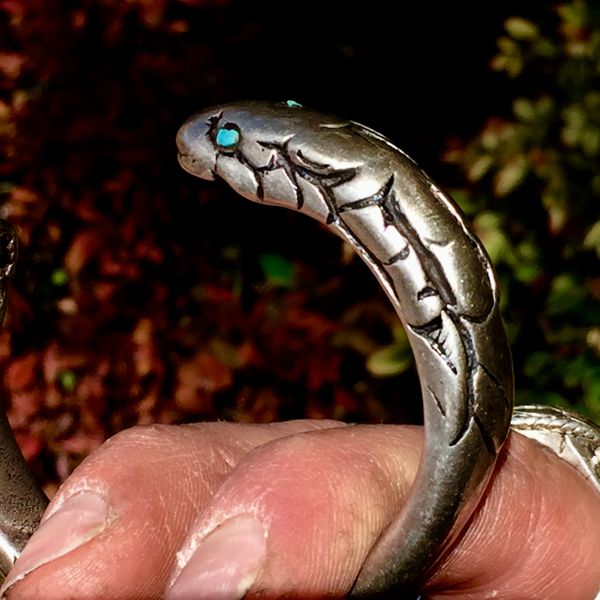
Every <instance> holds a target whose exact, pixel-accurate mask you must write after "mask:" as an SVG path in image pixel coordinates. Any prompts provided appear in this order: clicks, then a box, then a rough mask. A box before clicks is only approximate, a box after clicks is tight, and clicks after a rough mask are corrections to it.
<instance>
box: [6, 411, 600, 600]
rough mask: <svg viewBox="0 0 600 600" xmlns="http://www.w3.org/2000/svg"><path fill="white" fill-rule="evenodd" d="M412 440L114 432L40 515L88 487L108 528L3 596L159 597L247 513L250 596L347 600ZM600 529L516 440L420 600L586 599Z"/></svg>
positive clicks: (542, 452)
mask: <svg viewBox="0 0 600 600" xmlns="http://www.w3.org/2000/svg"><path fill="white" fill-rule="evenodd" d="M422 440H423V432H422V429H421V428H419V427H408V426H388V425H377V426H369V425H358V426H346V425H344V424H342V423H338V422H335V421H317V422H315V421H295V422H288V423H274V424H270V425H247V424H231V423H206V424H196V425H184V426H151V427H144V428H134V429H131V430H128V431H125V432H122V433H120V434H118V435H117V436H115V437H114V438H112V439H111V440H109V441H108V442H107V443H105V444H104V446H103V447H102V448H100V449H99V450H98V451H97V452H95V453H94V454H93V455H92V456H90V457H89V458H88V459H87V460H85V461H84V462H83V464H82V465H81V466H80V467H79V468H78V469H77V470H76V471H75V472H74V473H73V475H72V476H71V477H70V478H69V479H68V480H67V481H66V482H65V483H64V484H63V486H62V487H61V489H60V490H59V492H58V494H57V496H56V497H55V498H54V499H53V501H52V503H51V505H50V507H49V511H48V512H49V513H50V514H51V513H52V512H53V510H54V509H55V507H56V506H57V505H58V504H60V502H62V501H63V500H64V499H65V498H67V497H69V496H70V495H72V494H74V493H75V492H77V491H78V490H80V489H81V488H82V487H85V488H87V489H95V490H98V491H99V492H100V493H101V494H103V495H104V497H105V499H106V500H107V502H108V503H109V505H110V507H111V515H112V518H111V521H110V524H109V526H108V527H107V528H106V529H105V530H104V531H103V532H102V533H101V534H100V535H98V536H97V537H95V538H93V539H91V540H90V541H88V542H87V543H85V544H83V545H82V546H80V547H79V548H77V549H76V550H74V551H72V552H71V553H68V554H65V555H64V556H62V557H60V558H58V559H56V560H54V561H52V562H50V563H48V564H46V565H44V566H41V567H39V568H38V569H36V570H34V571H32V572H31V573H30V574H29V575H27V576H26V577H25V578H24V579H23V580H21V581H19V582H18V583H16V584H15V585H14V587H13V588H11V590H10V591H9V593H8V597H9V598H21V599H28V598H40V597H43V598H46V599H49V600H51V599H53V598H62V599H64V598H99V597H102V598H109V599H110V598H160V597H162V596H163V595H164V593H165V589H166V587H167V586H168V582H169V581H170V579H171V572H172V570H173V569H174V566H175V555H176V553H177V551H178V550H179V549H180V548H181V547H182V546H184V545H185V540H186V537H187V536H188V535H189V534H190V532H192V531H193V530H194V529H195V528H196V527H201V526H202V524H203V523H205V522H206V519H207V518H208V515H210V514H218V513H220V512H221V511H225V512H229V513H230V512H231V511H233V512H236V513H238V512H241V513H244V512H252V511H254V512H255V513H256V514H259V515H261V516H260V518H261V519H263V521H264V523H263V524H264V526H265V527H266V528H267V531H268V543H267V553H266V562H265V563H264V565H263V567H262V570H261V571H260V573H259V576H258V578H257V579H256V581H255V582H254V585H253V586H252V587H251V588H250V591H249V593H248V595H247V598H259V597H260V598H276V597H281V596H282V594H283V593H284V592H285V593H286V596H285V597H287V598H311V597H312V598H323V597H327V598H338V597H339V598H342V597H344V596H345V595H346V594H347V593H348V591H349V590H350V588H351V586H352V584H353V581H354V579H355V578H356V576H357V575H358V572H359V570H360V568H361V565H362V562H363V560H364V559H365V557H366V555H367V553H368V551H369V549H370V548H371V547H372V545H373V544H374V543H375V541H376V539H377V536H378V534H379V533H380V532H381V531H382V529H383V528H385V526H386V524H387V523H388V522H389V521H390V520H392V519H393V517H394V515H395V514H396V511H397V509H398V503H401V502H402V500H403V499H404V498H405V497H406V496H407V493H408V491H409V490H410V486H411V483H412V479H413V478H414V476H415V473H416V470H417V467H418V461H419V455H420V448H421V446H422ZM142 503H143V510H141V509H140V507H141V505H142ZM257 506H258V507H259V509H260V510H258V512H256V509H257ZM47 514H48V513H47ZM598 515H600V495H598V494H597V492H595V490H594V489H593V488H592V487H591V486H590V485H589V484H588V482H587V481H585V480H584V479H583V478H582V477H581V476H580V475H579V474H578V473H577V472H575V471H574V470H573V469H572V468H571V467H569V466H568V465H567V464H566V463H564V462H563V461H561V460H560V459H559V458H557V457H556V456H555V455H553V454H552V453H550V452H548V451H547V450H546V449H544V448H543V447H542V446H539V445H538V444H537V443H536V442H534V441H532V440H530V439H527V438H524V437H522V436H520V435H519V434H515V433H513V434H511V436H510V438H509V440H508V443H507V444H506V446H505V447H504V449H503V450H502V453H501V457H500V460H499V461H498V464H497V467H496V470H495V473H494V475H493V478H492V481H491V484H490V486H489V488H488V490H487V492H486V494H485V496H484V498H483V500H482V502H481V503H480V505H479V507H478V509H477V510H476V512H475V514H474V517H473V518H472V519H471V521H470V522H469V525H468V527H467V528H466V530H465V531H464V532H463V534H462V536H461V537H460V539H459V540H458V541H457V543H456V544H455V546H454V547H453V548H452V550H451V551H450V553H449V554H448V555H447V556H446V558H445V559H444V561H443V562H442V563H441V564H440V565H439V566H438V568H437V570H436V572H435V573H433V574H432V575H431V576H430V578H429V579H428V582H427V584H426V587H425V590H424V597H425V598H428V599H430V600H442V599H450V598H452V599H453V600H457V599H465V600H467V599H468V600H479V599H484V598H502V599H503V600H525V599H528V600H532V599H533V600H535V599H540V600H541V599H542V598H543V599H544V600H565V599H567V600H568V599H573V600H586V599H589V600H592V599H593V598H594V595H595V593H596V592H597V590H598V588H599V587H600V569H599V568H598V567H599V558H598V547H599V545H600V519H599V518H598ZM297 523H300V524H301V526H299V527H294V524H297ZM157 530H158V531H161V532H162V534H161V536H159V539H160V540H161V541H160V543H158V542H157V533H156V532H157ZM34 537H35V536H34Z"/></svg>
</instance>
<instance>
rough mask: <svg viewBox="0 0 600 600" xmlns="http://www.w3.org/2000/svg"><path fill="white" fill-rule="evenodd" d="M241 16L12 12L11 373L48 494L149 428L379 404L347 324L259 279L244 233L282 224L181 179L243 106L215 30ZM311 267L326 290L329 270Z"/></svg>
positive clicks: (42, 4) (83, 5) (4, 1)
mask: <svg viewBox="0 0 600 600" xmlns="http://www.w3.org/2000/svg"><path fill="white" fill-rule="evenodd" d="M226 4H228V1H227V0H179V1H177V0H128V1H123V0H94V1H92V0H77V1H75V2H72V1H67V0H0V39H1V40H2V42H1V43H0V194H2V197H1V199H2V201H3V203H2V210H1V216H2V217H4V218H6V219H8V220H9V221H10V222H11V223H12V224H13V225H15V226H16V227H17V229H18V233H19V237H20V241H21V258H20V262H19V266H18V269H17V274H16V277H15V281H14V285H13V289H11V290H10V294H9V309H8V317H7V322H6V324H5V328H4V329H3V330H2V332H1V333H0V368H1V369H2V372H3V373H4V374H5V387H6V393H7V401H8V405H9V411H8V413H9V418H10V420H11V423H12V425H13V427H14V428H15V429H16V430H17V436H18V439H19V441H20V443H21V445H22V448H23V450H24V452H25V454H26V455H27V457H28V458H29V459H30V460H32V461H34V464H35V469H36V471H37V472H38V474H39V475H40V477H43V478H44V480H45V481H49V482H56V481H59V480H61V479H62V478H64V477H65V476H66V475H67V474H68V473H69V471H70V470H71V468H72V467H73V466H74V465H75V464H76V463H77V462H78V461H79V460H80V459H81V458H82V457H83V456H85V455H86V454H88V453H89V452H91V451H92V450H94V449H95V448H96V447H98V445H99V444H100V443H101V442H102V441H103V440H104V439H105V438H106V437H108V436H110V435H112V434H113V433H115V432H117V431H119V430H120V429H122V428H125V427H128V426H132V425H135V424H139V423H143V424H146V423H151V422H180V421H183V420H186V419H187V420H189V419H194V418H195V419H198V418H200V419H214V418H217V417H219V418H238V419H241V420H253V421H267V420H274V419H280V418H286V417H298V416H302V415H305V414H306V415H309V416H313V417H325V416H329V417H331V416H334V417H338V418H342V417H344V416H346V415H351V416H352V415H355V414H358V413H359V412H360V411H361V410H363V411H364V410H365V406H366V407H367V408H366V410H367V411H369V410H370V411H371V412H373V413H375V412H377V411H378V410H379V409H380V404H379V403H378V402H377V401H375V400H374V398H375V395H374V394H375V393H376V392H377V390H375V389H373V391H368V390H367V389H366V387H365V386H364V385H363V386H359V385H356V388H355V387H354V386H355V384H357V382H359V381H360V379H361V377H362V375H364V373H363V371H362V370H361V369H362V357H361V356H360V354H359V355H358V358H356V356H357V354H356V352H354V353H352V352H349V349H348V347H349V346H351V345H352V344H349V343H348V344H344V343H340V344H339V345H338V347H337V348H334V347H333V346H332V339H333V338H334V336H335V334H336V331H337V330H338V329H339V328H340V324H339V320H340V313H339V312H336V314H335V318H334V317H329V316H327V309H326V308H323V307H322V308H321V309H318V308H316V307H314V306H312V305H311V306H309V305H308V300H307V295H306V294H303V293H300V292H297V291H294V290H292V291H289V292H280V291H278V290H277V289H270V288H269V286H268V281H265V278H264V276H263V275H262V274H259V275H257V274H256V270H257V265H258V264H259V263H258V257H257V256H256V255H257V254H258V253H259V252H260V249H259V248H253V247H247V246H246V247H244V246H243V244H245V243H246V242H243V241H242V240H241V239H240V238H241V237H242V236H241V231H242V230H243V228H244V226H250V227H251V228H253V229H254V230H255V231H261V229H260V228H261V227H267V225H264V223H266V222H267V221H265V219H268V218H270V217H268V216H267V217H265V216H264V213H262V212H261V214H260V216H257V217H256V218H257V219H259V220H260V221H255V222H253V223H251V222H250V221H249V220H248V221H247V220H246V218H245V216H243V217H240V219H241V221H243V222H244V224H243V225H242V224H239V225H238V224H236V222H235V221H234V220H232V215H231V213H232V210H231V209H230V208H227V207H222V206H221V203H219V202H213V201H212V199H211V197H209V196H207V195H206V194H208V193H214V192H212V191H210V192H207V191H206V190H207V188H206V187H203V186H201V185H199V184H198V182H196V181H193V180H192V178H190V177H189V176H187V175H185V174H184V173H182V172H180V170H179V168H178V166H177V165H176V161H175V152H174V142H173V138H174V134H175V131H176V129H177V126H178V125H179V124H180V123H181V122H182V121H183V119H184V118H185V117H186V116H187V115H188V114H189V113H191V112H192V110H193V109H194V108H198V107H199V106H202V105H207V104H210V103H212V102H213V101H214V98H213V96H215V97H216V96H219V95H220V96H223V95H224V94H225V92H226V89H225V88H226V86H227V78H226V77H225V76H223V72H224V69H223V67H222V65H221V64H220V63H218V58H217V57H216V56H215V54H214V51H213V48H212V47H211V45H210V43H209V42H208V41H207V39H206V37H203V36H202V35H200V33H199V32H201V31H206V30H209V31H210V29H211V27H215V28H216V27H218V23H219V11H218V10H215V9H217V8H219V7H224V6H225V5H226ZM208 8H211V9H212V10H210V11H209V10H207V9H208ZM226 34H227V35H232V36H233V35H235V34H236V33H235V31H234V32H229V33H228V32H224V33H223V35H226ZM215 82H218V85H216V84H215ZM219 86H220V87H219ZM211 189H212V188H211ZM198 194H200V196H198ZM258 212H259V211H258V210H257V213H258ZM275 218H276V220H277V221H278V222H281V219H282V215H281V214H278V215H276V217H275ZM221 223H222V224H224V225H222V226H219V224H221ZM315 227H316V226H315V225H314V224H310V228H311V231H312V232H315V231H317V230H316V229H315ZM290 231H291V232H293V233H291V234H290V236H289V237H290V238H292V237H294V236H296V238H301V236H302V229H301V227H297V226H296V224H295V222H294V223H293V225H292V227H291V228H290ZM311 237H312V238H315V239H316V238H317V237H318V236H317V235H315V234H314V233H313V234H311ZM325 237H326V235H324V238H325ZM327 239H329V238H327ZM296 241H297V245H298V246H300V245H301V244H300V243H299V242H298V240H296ZM292 242H293V240H292ZM315 243H316V242H315ZM226 248H234V249H237V251H236V252H234V253H233V256H234V258H231V257H228V256H227V255H226V253H225V249H226ZM242 255H244V256H246V257H247V256H254V257H255V258H254V259H253V261H254V262H252V261H250V262H251V263H252V264H250V266H249V267H248V265H247V262H248V261H245V260H240V258H239V257H240V256H242ZM235 256H237V257H238V258H235ZM332 260H334V261H337V258H336V257H335V256H334V257H333V259H332ZM309 262H310V261H309ZM303 265H304V263H303V262H302V259H300V260H299V261H298V263H297V265H296V266H297V267H298V272H299V274H300V277H299V280H300V282H301V284H302V283H303V285H304V286H308V285H309V284H310V287H311V289H312V291H313V292H314V290H315V288H316V287H317V284H316V283H315V281H319V279H320V277H322V274H320V273H318V272H316V271H314V270H309V269H308V268H306V267H304V266H303ZM260 286H262V289H259V288H260ZM325 287H326V288H327V289H326V290H324V291H322V292H320V295H321V296H322V297H323V298H324V299H325V306H327V305H328V304H335V305H336V306H338V307H343V306H349V302H348V301H347V300H344V301H345V302H346V304H345V305H344V301H343V299H345V298H346V297H347V296H349V295H350V294H347V293H345V291H344V288H343V284H342V283H341V282H340V280H339V279H338V278H334V279H331V280H330V281H329V282H328V283H327V284H326V286H325ZM353 294H354V292H353ZM382 304H383V302H382ZM386 310H387V309H386ZM341 314H342V315H343V312H342V313H341ZM388 318H389V311H388V312H386V311H385V310H383V311H381V313H379V314H378V316H377V317H375V320H376V321H377V320H379V322H385V320H386V319H388ZM354 346H356V344H354ZM344 365H346V369H347V370H349V371H351V372H352V373H353V376H352V377H350V378H348V379H347V381H346V382H345V383H344V384H342V383H340V381H341V372H342V370H343V369H344ZM357 365H360V368H357ZM369 407H370V408H369ZM367 416H369V415H368V414H367ZM371 416H373V417H374V418H377V419H378V418H379V415H378V414H377V415H371ZM49 489H50V488H49Z"/></svg>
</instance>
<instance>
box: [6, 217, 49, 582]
mask: <svg viewBox="0 0 600 600" xmlns="http://www.w3.org/2000/svg"><path fill="white" fill-rule="evenodd" d="M16 259H17V238H16V235H15V232H14V230H13V228H12V227H11V226H10V225H9V224H8V223H7V222H6V221H3V220H1V219H0V323H1V322H2V320H3V318H4V312H5V310H6V283H7V280H8V279H9V278H10V276H11V275H12V273H13V271H14V268H15V262H16ZM47 504H48V499H47V498H46V496H45V495H44V492H42V491H41V489H40V488H39V486H38V485H37V484H36V482H35V481H34V479H33V477H32V475H31V472H30V471H29V467H28V466H27V463H26V462H25V459H24V458H23V455H22V454H21V451H20V450H19V447H18V445H17V443H16V441H15V438H14V436H13V433H12V430H11V428H10V425H9V424H8V420H7V418H6V415H5V413H4V411H3V410H0V580H2V579H3V578H4V577H6V575H7V573H8V572H9V571H10V569H11V567H12V565H13V563H14V562H15V560H16V559H17V557H18V556H19V554H20V553H21V550H22V549H23V547H24V546H25V544H26V542H27V540H28V539H29V537H30V536H31V534H32V533H33V532H34V531H35V528H36V527H37V525H38V523H39V521H40V519H41V517H42V513H43V512H44V510H45V508H46V505H47Z"/></svg>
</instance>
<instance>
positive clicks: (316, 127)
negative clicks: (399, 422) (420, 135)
mask: <svg viewBox="0 0 600 600" xmlns="http://www.w3.org/2000/svg"><path fill="white" fill-rule="evenodd" d="M177 146H178V150H179V162H180V164H181V166H182V167H183V168H184V169H185V170H186V171H188V172H189V173H191V174H192V175H195V176H197V177H201V178H203V179H209V180H213V179H216V178H219V179H222V180H224V181H225V182H226V183H228V184H229V185H230V186H231V187H232V188H233V189H234V190H235V191H237V192H238V193H239V194H241V195H242V196H244V197H245V198H248V199H249V200H253V201H255V202H258V203H261V204H273V205H276V206H283V207H287V208H290V209H293V210H297V211H300V212H302V213H305V214H307V215H309V216H311V217H313V218H315V219H316V220H317V221H320V222H321V223H323V224H325V225H327V226H328V227H329V228H330V229H331V230H332V231H333V232H335V233H336V234H337V235H339V236H340V237H341V238H342V239H343V240H345V241H346V242H348V243H349V244H350V245H351V246H352V247H353V248H354V250H355V251H356V252H357V253H358V255H359V256H360V257H361V258H362V259H363V260H364V262H365V263H366V264H367V266H368V267H369V268H370V269H371V271H372V272H373V274H374V275H375V277H376V278H377V280H378V281H379V283H380V284H381V286H382V287H383V289H384V290H385V292H386V294H387V295H388V297H389V298H390V300H391V302H392V304H393V306H394V308H395V309H396V312H397V313H398V316H399V317H400V320H401V321H402V324H403V326H404V328H405V330H406V333H407V336H408V338H409V341H410V344H411V347H412V350H413V353H414V355H415V359H416V364H417V370H418V373H419V378H420V382H421V389H422V395H423V411H424V418H425V449H424V452H423V456H422V458H421V463H420V466H419V471H418V474H417V477H416V480H415V482H414V484H413V487H412V490H411V494H410V496H409V498H408V500H407V502H406V504H405V506H404V507H403V508H402V510H401V511H400V513H399V515H398V516H397V518H396V519H394V521H393V522H392V523H391V524H390V525H389V527H388V528H387V530H386V531H385V532H384V533H383V535H382V537H381V538H380V540H379V541H378V543H377V544H376V545H375V547H374V549H373V550H372V551H371V553H370V555H369V556H368V557H367V560H366V562H365V564H364V566H363V568H362V571H361V573H360V575H359V577H358V579H357V581H356V583H355V586H354V589H353V595H354V596H358V597H366V596H371V595H377V594H381V593H384V592H386V591H390V590H396V591H400V592H404V593H414V592H416V591H417V590H418V588H419V587H420V584H421V583H422V581H423V579H424V578H425V577H426V575H427V574H428V573H430V572H431V570H432V568H433V567H434V566H435V565H436V563H437V562H438V561H439V560H440V559H441V557H442V556H443V555H444V553H445V552H446V551H447V550H448V548H449V547H450V545H451V544H452V542H453V541H454V540H455V539H456V537H457V535H458V534H459V532H460V531H461V530H462V529H463V528H464V526H465V524H466V522H467V520H468V519H469V517H470V516H471V514H472V513H473V511H474V509H475V507H476V506H477V504H478V502H479V500H480V498H481V495H482V494H483V492H484V490H485V488H486V486H487V483H488V481H489V478H490V476H491V473H492V471H493V468H494V464H495V462H496V457H497V455H498V452H499V450H500V448H501V446H502V444H503V443H504V441H505V439H506V437H507V434H508V430H509V427H510V423H511V416H512V415H513V370H512V359H511V354H510V349H509V346H508V342H507V338H506V334H505V331H504V327H503V325H502V321H501V318H500V313H499V306H498V305H499V292H498V285H497V282H496V277H495V273H494V270H493V267H492V265H491V263H490V260H489V258H488V256H487V253H486V251H485V250H484V248H483V246H482V244H481V242H480V241H479V240H478V239H477V237H476V236H475V235H474V234H473V233H472V232H471V231H470V230H469V228H468V227H467V225H466V223H465V221H464V217H463V215H462V213H461V211H460V209H459V208H458V207H457V205H456V204H455V203H454V201H453V200H452V199H451V198H450V197H449V196H448V195H447V194H445V193H444V192H443V191H442V190H440V188H438V187H437V186H436V185H435V184H434V183H433V182H432V181H431V180H430V179H429V177H428V176H427V175H426V174H425V173H424V172H423V171H422V170H421V169H420V168H419V167H418V166H417V165H416V164H415V163H414V162H413V161H412V160H411V159H410V158H409V157H408V156H407V155H406V154H405V153H404V152H402V151H401V150H400V149H399V148H397V147H396V146H394V145H393V144H392V143H391V142H390V141H389V140H388V139H387V138H386V137H384V136H383V135H381V134H379V133H377V132H376V131H373V130H372V129H370V128H368V127H365V126H363V125H360V124H359V123H356V122H354V121H348V120H346V119H340V118H338V117H335V116H332V115H328V114H322V113H318V112H315V111H312V110H308V109H306V108H304V107H302V106H301V105H300V104H298V103H297V102H294V101H287V102H282V103H278V104H274V103H262V102H242V103H234V104H227V105H222V106H216V107H212V108H209V109H207V110H205V111H202V112H201V113H199V114H197V115H194V116H193V117H191V118H190V119H189V120H188V121H187V122H186V123H185V124H184V125H183V126H182V127H181V129H180V130H179V132H178V134H177ZM512 427H513V429H515V430H517V431H519V432H520V433H523V434H525V435H528V436H529V437H532V438H534V439H536V440H537V441H538V442H541V443H542V444H544V445H545V446H547V447H548V448H550V449H551V450H553V451H554V452H556V453H557V454H558V455H559V456H561V457H562V458H565V459H566V460H568V461H569V463H570V464H571V465H573V466H574V467H576V468H577V469H578V470H579V471H580V472H581V473H582V474H583V475H584V476H585V477H587V478H588V480H589V481H590V482H591V483H592V484H593V485H595V486H596V489H598V490H599V491H600V464H599V462H600V430H599V429H598V427H597V426H595V425H594V424H592V423H591V422H588V421H586V420H585V419H584V418H583V417H580V416H579V415H576V414H572V413H570V412H567V411H565V410H561V409H556V408H550V407H542V406H529V407H520V408H518V409H516V410H515V412H514V416H513V422H512ZM381 565H385V570H382V567H381ZM403 597H404V596H403Z"/></svg>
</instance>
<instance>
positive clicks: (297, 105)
mask: <svg viewBox="0 0 600 600" xmlns="http://www.w3.org/2000/svg"><path fill="white" fill-rule="evenodd" d="M286 104H287V105H288V106H289V107H290V108H302V104H300V103H299V102H296V101H295V100H288V101H287V102H286Z"/></svg>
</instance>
